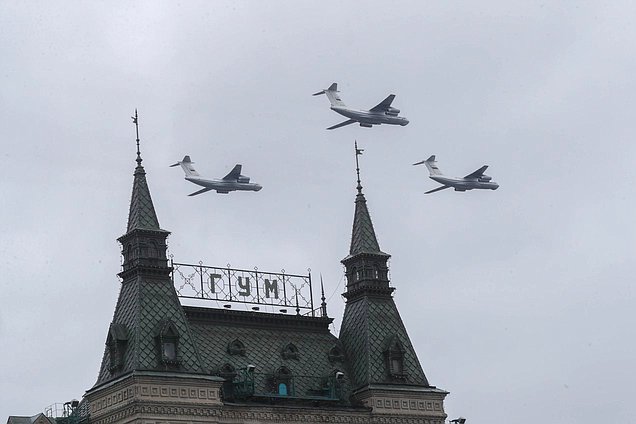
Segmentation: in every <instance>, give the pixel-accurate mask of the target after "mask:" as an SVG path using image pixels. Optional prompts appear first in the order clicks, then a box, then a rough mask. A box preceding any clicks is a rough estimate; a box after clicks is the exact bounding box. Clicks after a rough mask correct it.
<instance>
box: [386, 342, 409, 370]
mask: <svg viewBox="0 0 636 424" xmlns="http://www.w3.org/2000/svg"><path fill="white" fill-rule="evenodd" d="M405 352H406V351H405V349H404V347H403V346H402V342H400V339H399V338H398V337H397V336H392V337H391V338H390V339H389V341H388V343H387V347H386V349H385V351H384V356H385V358H386V365H387V371H388V374H389V376H390V377H391V378H392V379H393V380H401V381H403V380H406V377H407V373H406V370H405V369H404V353H405Z"/></svg>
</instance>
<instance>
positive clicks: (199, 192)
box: [188, 187, 212, 196]
mask: <svg viewBox="0 0 636 424" xmlns="http://www.w3.org/2000/svg"><path fill="white" fill-rule="evenodd" d="M210 190H212V188H211V187H206V188H202V189H201V190H199V191H195V192H194V193H190V194H188V196H196V195H197V194H201V193H205V192H206V191H210Z"/></svg>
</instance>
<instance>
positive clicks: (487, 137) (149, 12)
mask: <svg viewBox="0 0 636 424" xmlns="http://www.w3.org/2000/svg"><path fill="white" fill-rule="evenodd" d="M605 3H606V2H587V1H576V2H575V1H571V2H516V1H510V0H506V1H480V2H476V1H474V2H459V1H452V2H448V1H444V2H442V1H439V2H420V1H415V2H388V1H382V2H380V1H374V2H371V1H365V2H346V3H345V2H326V1H320V2H300V1H294V2H292V1H288V2H272V1H270V2H260V1H253V2H236V1H229V2H221V1H216V2H194V1H188V2H156V1H152V2H151V1H135V2H130V1H127V2H119V3H115V2H111V1H109V2H79V1H78V2H55V4H54V3H52V2H47V1H41V2H22V1H3V2H1V3H0V57H1V58H2V59H1V61H0V131H1V138H0V143H1V144H2V149H1V151H0V154H1V155H2V166H0V195H1V208H0V231H1V233H0V234H1V236H0V240H1V243H0V261H1V263H2V268H3V272H2V277H1V279H0V282H1V289H2V300H3V302H2V308H0V345H1V346H2V348H1V349H0V419H6V417H7V416H9V415H33V414H36V413H38V412H41V411H43V410H44V408H45V407H46V406H47V405H50V404H52V403H55V402H65V401H68V400H70V399H72V398H81V396H82V395H83V393H84V391H85V390H87V389H89V388H90V387H92V385H93V384H94V383H95V381H96V378H97V373H98V368H99V365H100V361H101V358H102V353H103V350H104V342H105V339H106V333H107V329H108V325H109V322H110V321H111V319H112V314H113V311H114V307H115V302H116V300H117V296H118V292H119V287H120V283H119V280H118V278H117V276H116V274H117V272H119V270H120V247H119V245H118V243H117V242H116V238H117V237H119V236H120V235H122V234H123V233H124V232H125V229H126V220H127V215H128V205H129V200H130V192H131V188H132V180H133V177H132V172H133V169H134V166H135V162H134V159H135V146H134V126H133V125H132V123H131V120H130V115H131V114H132V113H133V112H134V109H135V108H138V109H139V113H140V119H139V122H140V136H141V139H142V155H143V158H144V162H143V164H144V166H145V169H146V171H147V174H148V175H147V177H148V181H149V185H150V190H151V193H152V196H153V200H154V205H155V209H156V211H157V214H158V217H159V222H160V224H161V226H162V228H164V229H166V230H169V231H171V232H172V235H171V236H170V238H169V250H170V253H171V254H173V255H174V257H175V260H178V261H181V262H198V261H200V260H201V261H203V262H204V263H207V264H211V265H220V266H225V265H226V264H228V263H229V264H231V265H232V266H234V267H240V268H252V267H254V266H258V268H259V269H262V270H271V271H278V270H280V269H281V268H285V269H286V270H287V271H288V272H295V273H303V272H305V270H306V269H307V268H311V269H312V273H313V274H314V275H317V274H318V273H322V275H323V277H324V282H325V289H326V291H327V296H328V297H330V301H329V304H328V309H329V313H330V315H331V316H333V317H334V318H335V322H334V324H335V325H334V330H333V331H334V333H336V334H337V332H338V330H339V328H340V323H341V317H342V310H343V307H344V302H343V299H342V297H341V296H340V293H342V292H343V290H344V288H343V269H342V266H341V264H340V262H339V261H340V260H341V259H342V258H344V257H345V256H346V255H347V253H348V248H349V242H350V236H351V223H352V218H353V210H354V204H353V201H354V197H355V160H354V156H353V142H354V139H357V140H358V143H359V145H360V147H361V148H363V149H365V151H364V155H363V156H362V157H361V168H362V180H363V186H364V193H365V195H366V197H367V200H368V205H369V209H370V212H371V216H372V218H373V223H374V226H375V230H376V233H377V235H378V239H379V242H380V247H381V248H382V250H383V251H385V252H388V253H390V254H391V255H392V259H391V279H392V285H393V286H395V287H396V288H397V290H396V292H395V300H396V302H397V305H398V308H399V310H400V312H401V315H402V318H403V320H404V322H405V324H406V326H407V329H408V331H409V334H410V337H411V340H412V342H413V344H414V345H415V348H416V350H417V353H418V356H419V358H420V361H421V363H422V366H423V368H424V370H425V372H426V374H427V376H428V378H429V380H430V382H431V384H434V385H436V386H438V387H440V388H443V389H446V390H448V391H450V392H451V393H450V395H449V396H448V397H447V400H446V403H445V404H446V410H447V413H448V414H449V417H450V418H455V417H457V416H459V415H463V416H465V417H467V418H468V420H469V422H470V423H488V424H499V423H502V424H503V423H509V422H514V423H518V424H534V423H536V422H549V423H557V422H558V423H560V424H569V423H577V424H587V423H590V424H592V423H594V424H596V423H600V422H603V423H614V422H630V421H632V420H633V415H634V414H633V406H632V404H633V399H634V397H636V385H634V381H635V380H636V364H635V357H636V341H635V340H634V324H635V313H634V311H633V307H634V304H635V300H636V299H635V297H636V296H635V293H634V286H633V282H634V271H633V263H634V256H635V255H634V253H635V252H634V239H635V238H636V224H635V220H634V207H635V204H636V202H635V200H634V194H635V191H636V190H635V189H634V182H635V181H636V166H635V165H636V147H635V144H634V141H635V140H636V137H635V132H636V119H634V111H635V110H636V96H635V95H634V94H635V89H636V79H635V77H634V75H636V55H635V54H634V51H635V47H636V46H635V41H636V26H635V25H634V22H633V19H634V16H636V5H635V4H634V3H633V2H620V1H615V2H611V4H605ZM607 3H609V2H607ZM332 82H338V83H339V88H340V90H341V96H342V98H343V100H344V101H345V102H346V103H347V104H350V105H351V106H355V107H361V108H369V107H372V106H374V105H375V104H377V103H378V102H379V101H381V100H382V99H383V98H384V97H386V95H388V94H390V93H394V94H396V95H397V97H396V99H395V102H394V106H395V107H397V108H399V109H401V110H402V114H403V115H404V116H406V117H407V118H408V119H409V120H410V121H411V123H410V124H409V125H408V126H406V127H393V126H380V127H374V128H372V129H368V128H361V127H359V126H354V125H352V126H348V127H345V128H341V129H338V130H334V131H326V130H325V128H326V127H328V126H330V125H333V124H336V123H338V122H340V121H341V120H343V119H344V118H342V117H340V116H339V115H337V114H335V113H334V112H332V111H330V110H329V108H328V105H329V103H328V101H327V99H326V98H324V97H311V93H313V92H315V91H318V90H320V89H322V88H325V87H327V86H328V85H329V84H331V83H332ZM185 154H189V155H190V156H191V157H192V160H193V161H195V162H196V167H197V169H198V170H199V172H200V173H201V174H203V175H206V176H210V177H221V176H223V175H225V174H226V173H227V172H228V171H229V170H230V169H231V168H232V167H233V166H234V164H236V163H242V164H243V171H244V172H243V173H244V174H246V175H249V176H250V177H252V180H253V181H255V182H258V183H260V184H262V185H263V186H264V188H263V190H261V191H260V192H258V193H251V192H250V193H232V194H230V195H217V194H216V193H213V192H212V193H207V194H204V195H200V196H197V197H192V198H191V197H187V194H188V193H191V192H193V191H195V190H196V189H197V187H196V186H194V185H192V184H190V183H188V182H186V181H184V180H183V173H182V172H181V170H180V169H179V168H169V167H168V166H169V165H170V164H172V163H174V162H175V161H177V160H179V159H181V158H182V157H183V156H184V155H185ZM431 154H436V155H437V158H438V161H439V166H440V168H441V170H442V171H444V172H446V173H448V174H451V175H458V176H461V175H465V174H468V173H470V172H472V171H473V170H475V169H477V168H479V167H480V166H481V165H484V164H488V165H490V168H489V170H488V174H489V175H492V176H493V178H494V180H495V181H497V182H498V183H499V184H500V188H499V190H497V191H473V192H466V193H459V192H454V191H450V190H447V191H442V192H439V193H436V194H433V195H430V196H428V195H427V196H425V195H424V194H423V193H424V192H425V191H427V190H430V189H432V188H434V187H436V183H434V182H433V181H431V180H430V179H428V173H427V172H426V169H425V168H424V167H413V166H411V164H412V163H414V162H416V161H419V160H422V159H425V158H427V157H428V156H430V155H431Z"/></svg>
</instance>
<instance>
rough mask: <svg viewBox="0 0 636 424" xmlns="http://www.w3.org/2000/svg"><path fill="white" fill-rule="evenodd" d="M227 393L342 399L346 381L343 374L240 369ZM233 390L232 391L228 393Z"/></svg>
mask: <svg viewBox="0 0 636 424" xmlns="http://www.w3.org/2000/svg"><path fill="white" fill-rule="evenodd" d="M225 390H226V393H225V396H226V397H228V398H235V399H247V398H259V397H260V398H267V399H275V398H278V399H306V400H329V401H338V400H341V399H342V381H341V379H340V377H339V376H336V375H334V376H308V375H293V376H292V375H280V374H278V375H277V374H273V373H271V374H266V373H256V372H253V371H252V372H249V371H246V370H241V371H239V373H238V375H237V376H236V377H235V378H234V380H233V381H232V382H231V383H228V384H226V386H225ZM227 392H231V393H227Z"/></svg>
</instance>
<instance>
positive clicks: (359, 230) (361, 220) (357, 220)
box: [349, 191, 386, 256]
mask: <svg viewBox="0 0 636 424" xmlns="http://www.w3.org/2000/svg"><path fill="white" fill-rule="evenodd" d="M355 203H356V209H355V212H354V215H353V229H352V231H351V247H350V248H349V256H353V255H356V254H359V253H375V254H381V255H386V253H384V252H382V251H381V250H380V245H379V244H378V239H377V238H376V236H375V231H374V229H373V223H372V222H371V216H370V215H369V210H368V209H367V201H366V199H365V198H364V194H362V191H359V192H358V195H357V196H356V202H355Z"/></svg>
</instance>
